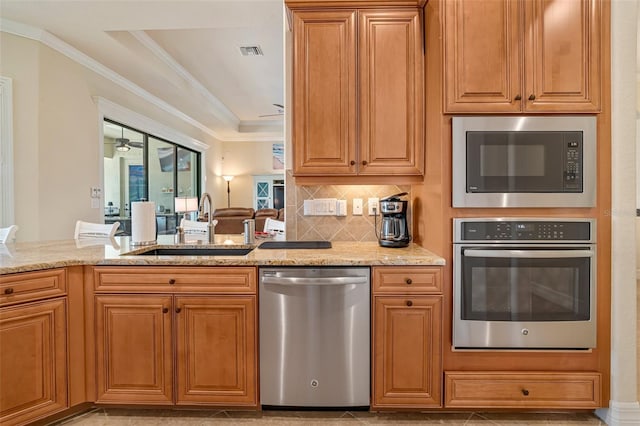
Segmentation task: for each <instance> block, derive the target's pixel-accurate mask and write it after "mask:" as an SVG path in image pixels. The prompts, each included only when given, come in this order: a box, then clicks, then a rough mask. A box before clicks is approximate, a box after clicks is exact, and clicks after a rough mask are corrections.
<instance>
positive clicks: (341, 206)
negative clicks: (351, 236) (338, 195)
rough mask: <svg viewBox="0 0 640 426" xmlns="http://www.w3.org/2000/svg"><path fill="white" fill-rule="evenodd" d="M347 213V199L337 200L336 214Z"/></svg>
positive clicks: (342, 214) (343, 214) (344, 214)
mask: <svg viewBox="0 0 640 426" xmlns="http://www.w3.org/2000/svg"><path fill="white" fill-rule="evenodd" d="M346 215H347V200H338V202H337V203H336V216H346Z"/></svg>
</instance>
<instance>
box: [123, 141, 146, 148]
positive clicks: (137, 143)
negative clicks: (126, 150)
mask: <svg viewBox="0 0 640 426" xmlns="http://www.w3.org/2000/svg"><path fill="white" fill-rule="evenodd" d="M127 145H129V146H131V147H133V148H142V147H144V143H142V142H133V141H131V142H127Z"/></svg>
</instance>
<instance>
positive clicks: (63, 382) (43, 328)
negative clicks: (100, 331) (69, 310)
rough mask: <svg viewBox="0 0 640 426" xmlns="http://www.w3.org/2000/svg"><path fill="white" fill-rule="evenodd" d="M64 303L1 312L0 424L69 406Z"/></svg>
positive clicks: (27, 419) (23, 420)
mask: <svg viewBox="0 0 640 426" xmlns="http://www.w3.org/2000/svg"><path fill="white" fill-rule="evenodd" d="M65 300H66V298H60V299H55V300H50V301H47V302H39V303H29V304H24V305H20V306H15V307H12V308H3V309H0V424H2V425H7V426H8V425H15V424H26V423H30V422H32V421H34V420H36V419H38V418H41V417H46V416H48V415H51V414H53V413H56V412H58V411H62V410H64V409H66V408H67V346H66V345H67V342H66V313H65Z"/></svg>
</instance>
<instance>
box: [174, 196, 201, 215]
mask: <svg viewBox="0 0 640 426" xmlns="http://www.w3.org/2000/svg"><path fill="white" fill-rule="evenodd" d="M196 210H198V197H176V210H175V211H176V213H184V212H195V211H196Z"/></svg>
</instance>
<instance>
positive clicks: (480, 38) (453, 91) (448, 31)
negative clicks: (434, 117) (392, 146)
mask: <svg viewBox="0 0 640 426" xmlns="http://www.w3.org/2000/svg"><path fill="white" fill-rule="evenodd" d="M600 8H601V0H554V1H550V0H494V1H475V0H451V1H447V2H446V3H445V6H444V18H443V26H444V56H445V60H444V67H445V70H444V85H445V89H444V93H445V101H444V104H445V105H444V109H445V113H472V112H479V113H485V112H486V113H505V112H563V113H570V112H598V111H599V110H600V83H601V82H600V66H601V60H600V26H601V22H600V15H601V12H600Z"/></svg>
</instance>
